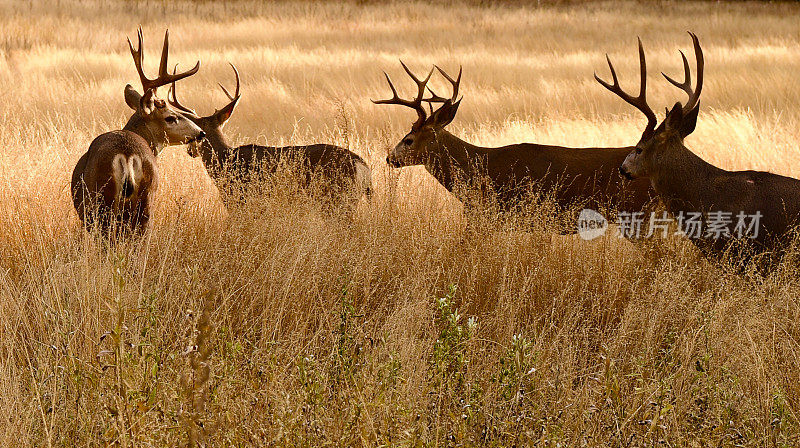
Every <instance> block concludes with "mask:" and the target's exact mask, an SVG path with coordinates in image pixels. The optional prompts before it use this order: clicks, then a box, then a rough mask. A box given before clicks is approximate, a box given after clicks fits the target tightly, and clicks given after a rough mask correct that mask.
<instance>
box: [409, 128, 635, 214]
mask: <svg viewBox="0 0 800 448" xmlns="http://www.w3.org/2000/svg"><path fill="white" fill-rule="evenodd" d="M630 150H631V148H567V147H561V146H549V145H539V144H533V143H521V144H514V145H508V146H503V147H499V148H484V147H479V146H475V145H472V144H469V143H467V142H465V141H463V140H461V139H459V138H458V137H456V136H454V135H453V134H450V133H449V132H447V131H446V130H440V131H438V132H437V135H436V140H435V141H434V142H433V144H432V145H430V146H429V148H428V157H427V158H426V161H425V163H424V165H425V168H426V170H427V171H428V172H429V173H430V174H431V175H432V176H434V177H435V178H436V179H437V180H438V181H439V183H441V184H442V186H444V187H445V188H446V189H447V190H448V191H450V192H451V193H453V194H455V195H456V196H457V197H458V199H459V200H460V201H461V202H462V203H465V204H467V203H468V201H469V200H470V198H468V197H467V195H468V194H469V193H468V192H463V191H459V190H458V189H457V186H458V185H459V184H460V183H463V184H466V185H465V186H467V187H468V190H469V191H479V190H480V189H481V188H482V187H481V184H482V181H481V179H482V178H485V179H486V180H488V181H489V183H490V185H489V187H490V188H491V189H492V190H493V194H494V198H495V199H496V200H497V205H498V206H499V207H500V209H501V210H502V211H509V210H511V209H513V207H514V206H515V205H516V204H517V203H518V202H519V201H520V200H523V199H524V197H525V195H527V194H529V193H530V191H531V190H534V189H538V190H541V191H543V192H550V191H552V192H554V194H555V196H554V199H555V201H556V202H557V204H558V205H559V206H561V207H564V208H566V207H570V206H573V205H576V204H581V205H582V206H584V207H590V208H595V209H597V208H601V207H603V206H608V205H614V206H615V207H616V208H618V209H619V210H624V211H639V210H642V209H643V208H644V207H645V206H646V205H647V204H648V203H649V202H650V200H651V189H650V186H649V182H647V181H642V180H639V181H634V182H630V181H626V180H625V179H623V178H622V177H621V176H620V175H619V174H618V172H617V168H618V167H619V165H620V164H621V163H622V161H623V160H624V159H625V156H627V155H628V153H629V152H630ZM465 193H466V194H465Z"/></svg>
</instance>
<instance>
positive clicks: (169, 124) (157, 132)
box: [125, 27, 205, 148]
mask: <svg viewBox="0 0 800 448" xmlns="http://www.w3.org/2000/svg"><path fill="white" fill-rule="evenodd" d="M138 37H139V45H138V47H137V48H136V49H134V48H133V44H132V43H131V41H130V39H128V46H129V47H130V50H131V56H132V57H133V63H134V65H135V66H136V71H137V72H138V73H139V79H140V80H141V83H142V89H143V91H144V94H143V95H142V94H139V92H137V91H136V89H134V88H133V86H131V85H130V84H128V85H127V86H125V103H127V104H128V106H129V107H130V108H131V109H133V110H134V111H136V113H135V114H134V116H133V117H131V120H130V121H129V122H128V124H129V126H135V127H140V128H143V129H141V131H142V133H145V134H146V136H145V138H146V139H147V140H148V141H150V144H151V145H152V146H154V147H155V148H161V147H163V146H166V145H180V144H184V143H189V144H190V146H196V145H198V144H199V142H200V141H202V140H203V138H204V137H205V133H204V132H203V130H202V129H200V128H199V127H198V126H197V125H195V124H194V123H193V122H192V121H191V120H189V119H187V118H186V117H185V116H184V115H183V114H181V113H180V112H179V111H178V110H176V109H174V108H172V107H170V106H169V105H168V104H167V103H166V102H165V101H164V100H162V99H160V98H158V96H157V93H156V91H157V89H158V88H159V87H161V86H164V85H167V84H170V83H174V82H175V81H178V80H180V79H183V78H186V77H189V76H191V75H194V74H195V73H197V71H198V70H199V69H200V61H197V64H195V66H194V68H192V69H191V70H189V71H186V72H183V73H173V74H172V75H170V74H169V73H168V72H167V57H168V55H169V30H167V31H166V32H165V33H164V47H163V49H162V50H161V63H160V64H159V67H158V77H156V78H155V79H149V78H147V76H146V75H145V74H144V70H143V69H142V63H143V60H144V51H143V46H142V28H141V27H140V28H139V32H138Z"/></svg>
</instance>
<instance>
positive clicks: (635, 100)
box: [594, 38, 657, 135]
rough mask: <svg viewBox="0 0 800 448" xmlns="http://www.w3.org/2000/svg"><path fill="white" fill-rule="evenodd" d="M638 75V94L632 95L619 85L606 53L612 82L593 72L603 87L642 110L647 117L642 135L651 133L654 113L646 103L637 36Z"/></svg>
mask: <svg viewBox="0 0 800 448" xmlns="http://www.w3.org/2000/svg"><path fill="white" fill-rule="evenodd" d="M638 40H639V77H640V84H639V95H638V96H635V97H634V96H632V95H629V94H628V93H625V91H624V90H622V87H620V85H619V80H618V79H617V72H616V71H615V70H614V65H613V64H612V63H611V58H610V57H609V56H608V54H606V60H607V61H608V67H609V68H610V69H611V79H612V82H613V84H609V83H607V82H606V81H603V80H602V79H600V77H599V76H597V73H595V74H594V79H596V80H597V82H599V83H600V85H602V86H603V87H605V88H606V89H608V90H610V91H611V92H613V93H614V94H616V95H617V96H619V97H620V98H622V99H623V100H624V101H625V102H626V103H628V104H630V105H631V106H633V107H635V108H637V109H638V110H639V111H640V112H642V113H643V114H644V115H645V117H647V127H646V128H645V131H644V132H643V133H642V135H647V134H649V133H651V132H652V131H653V130H655V128H656V123H657V120H656V114H655V112H653V109H651V108H650V106H649V105H648V104H647V95H646V92H647V62H646V61H645V56H644V47H643V46H642V39H641V38H639V39H638Z"/></svg>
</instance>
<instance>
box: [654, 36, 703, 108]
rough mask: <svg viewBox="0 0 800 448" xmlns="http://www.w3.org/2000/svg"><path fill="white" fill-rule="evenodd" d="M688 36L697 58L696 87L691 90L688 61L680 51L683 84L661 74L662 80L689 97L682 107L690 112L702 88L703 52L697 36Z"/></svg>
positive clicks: (698, 98)
mask: <svg viewBox="0 0 800 448" xmlns="http://www.w3.org/2000/svg"><path fill="white" fill-rule="evenodd" d="M689 35H690V36H692V43H693V44H694V53H695V57H696V58H697V87H696V88H695V89H692V73H691V69H690V68H689V61H688V60H687V59H686V55H685V54H684V53H683V51H682V50H681V52H680V53H681V59H683V73H684V75H683V82H682V83H680V82H678V81H675V80H674V79H672V78H670V77H669V76H667V75H666V74H665V73H661V74H662V75H664V78H666V79H667V81H669V82H670V84H672V85H674V86H675V87H677V88H679V89H681V90H683V91H684V92H686V94H687V95H689V99H688V100H687V101H686V105H685V106H684V110H686V111H690V110H692V109H694V108H695V107H696V106H697V103H698V102H699V100H700V91H701V90H702V88H703V66H704V60H703V50H702V49H701V48H700V42H699V41H698V39H697V36H696V35H695V34H694V33H692V32H691V31H690V32H689Z"/></svg>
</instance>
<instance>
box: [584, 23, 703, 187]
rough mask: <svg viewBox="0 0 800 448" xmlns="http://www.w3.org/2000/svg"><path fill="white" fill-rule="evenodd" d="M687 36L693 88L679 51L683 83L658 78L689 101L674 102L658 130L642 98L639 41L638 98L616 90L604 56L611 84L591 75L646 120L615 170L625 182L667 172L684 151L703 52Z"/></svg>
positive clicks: (697, 104)
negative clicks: (694, 81) (693, 60)
mask: <svg viewBox="0 0 800 448" xmlns="http://www.w3.org/2000/svg"><path fill="white" fill-rule="evenodd" d="M689 35H690V36H691V37H692V42H693V43H694V52H695V57H696V59H697V85H696V87H695V88H694V89H692V87H691V85H692V78H691V72H690V69H689V62H688V61H687V60H686V55H684V54H683V51H681V57H682V58H683V68H684V82H682V83H679V82H677V81H675V80H674V79H672V78H670V77H669V76H667V75H666V74H663V73H662V75H663V76H664V77H665V78H666V79H667V81H669V82H670V83H671V84H673V85H675V86H676V87H678V88H680V89H681V90H683V91H684V92H686V94H687V95H689V99H688V101H687V102H686V104H685V105H683V104H681V103H679V102H678V103H675V105H674V106H673V107H672V109H669V110H667V115H666V118H664V121H662V122H661V124H659V125H658V127H656V116H655V113H654V112H653V110H652V109H651V108H650V106H648V105H647V100H646V98H645V92H646V85H647V81H646V77H647V66H646V63H645V57H644V49H643V48H642V41H641V39H640V40H639V67H640V76H641V81H640V82H641V84H640V90H639V95H638V96H636V97H633V96H631V95H628V94H627V93H625V92H624V91H623V90H622V89H621V88H620V86H619V82H618V80H617V74H616V72H615V71H614V66H613V65H612V64H611V60H610V59H608V56H606V58H607V59H608V66H609V68H610V69H611V77H612V82H613V84H609V83H607V82H605V81H603V80H601V79H600V78H599V77H598V76H597V75H596V74H595V79H597V81H598V82H599V83H600V84H601V85H603V86H604V87H605V88H607V89H608V90H610V91H612V92H614V93H615V94H617V95H618V96H619V97H620V98H622V99H623V100H624V101H625V102H627V103H628V104H630V105H632V106H634V107H636V108H637V109H639V110H640V111H641V112H642V113H644V115H645V116H646V117H647V126H646V127H645V130H644V132H643V133H642V137H641V138H640V139H639V142H638V143H637V144H636V148H635V149H634V150H633V151H632V152H631V153H630V154H628V157H626V158H625V161H624V162H623V163H622V166H620V169H619V170H620V173H621V174H622V175H623V176H625V177H627V178H629V179H633V178H637V177H649V178H653V177H655V176H657V175H658V173H659V172H667V171H668V170H669V168H668V167H669V166H670V165H669V164H671V163H674V161H675V160H678V158H679V157H680V156H681V154H682V153H683V152H685V151H688V149H686V147H685V146H684V145H683V139H684V138H686V136H688V135H689V134H691V133H692V132H693V131H694V129H695V125H696V124H697V114H698V111H699V109H700V91H701V90H702V88H703V66H704V60H703V50H702V49H701V48H700V43H699V41H698V39H697V36H696V35H694V34H693V33H691V32H690V33H689Z"/></svg>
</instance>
